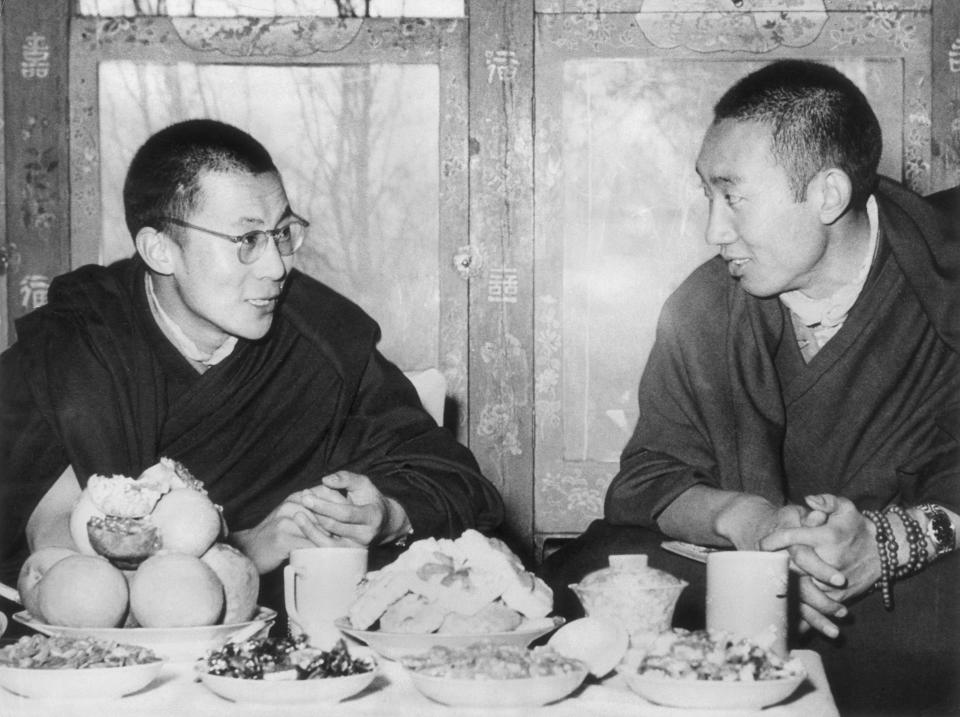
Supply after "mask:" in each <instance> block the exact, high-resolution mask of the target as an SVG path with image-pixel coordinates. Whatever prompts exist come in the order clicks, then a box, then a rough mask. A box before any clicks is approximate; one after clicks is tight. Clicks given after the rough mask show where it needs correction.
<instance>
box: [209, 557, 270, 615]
mask: <svg viewBox="0 0 960 717" xmlns="http://www.w3.org/2000/svg"><path fill="white" fill-rule="evenodd" d="M201 560H203V562H205V563H206V564H207V565H209V566H210V567H211V568H213V571H214V572H215V573H216V574H217V577H218V578H220V582H222V583H223V594H224V599H225V601H226V604H225V607H224V609H223V623H224V624H225V625H231V624H233V623H235V622H246V621H247V620H249V619H250V618H252V617H253V615H254V613H255V612H256V611H257V597H258V595H259V593H260V573H259V572H257V566H256V565H254V564H253V561H252V560H251V559H250V558H248V557H247V556H246V555H244V554H243V553H241V552H240V551H239V550H237V549H236V548H234V547H233V546H232V545H227V544H226V543H214V544H213V545H212V546H210V550H208V551H207V552H205V553H204V554H203V556H202V557H201Z"/></svg>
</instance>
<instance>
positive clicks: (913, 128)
mask: <svg viewBox="0 0 960 717" xmlns="http://www.w3.org/2000/svg"><path fill="white" fill-rule="evenodd" d="M906 114H907V131H906V137H905V143H904V148H903V153H904V168H903V174H904V180H905V182H906V184H907V186H908V187H910V188H911V189H912V190H913V191H915V192H917V193H918V194H926V190H927V188H926V181H927V176H928V174H929V171H930V165H929V163H928V162H927V161H926V159H925V156H926V155H925V152H924V149H925V147H927V146H928V145H929V142H930V125H931V123H930V109H929V107H927V106H926V105H925V104H924V102H923V101H922V100H921V99H919V98H918V97H915V98H913V99H912V100H911V101H910V103H909V111H908V112H907V113H906Z"/></svg>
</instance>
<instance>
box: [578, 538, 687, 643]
mask: <svg viewBox="0 0 960 717" xmlns="http://www.w3.org/2000/svg"><path fill="white" fill-rule="evenodd" d="M609 564H610V567H609V568H604V569H602V570H597V571H595V572H592V573H590V574H589V575H587V576H586V577H584V578H583V580H581V581H580V582H579V583H576V584H573V585H570V586H569V587H570V589H571V590H573V592H574V593H575V594H576V596H577V597H578V598H579V599H580V602H581V603H582V604H583V609H584V610H585V611H586V613H587V615H589V616H590V617H599V618H603V619H605V620H609V621H611V622H613V623H614V624H617V625H620V626H622V627H623V629H625V630H626V631H627V634H628V635H629V636H630V647H631V648H634V649H642V648H643V647H645V646H646V645H647V644H649V642H650V641H651V640H652V639H653V638H655V637H656V636H657V635H659V634H660V633H661V632H663V631H664V630H668V629H670V625H671V622H672V621H673V611H674V609H675V608H676V606H677V600H678V599H679V597H680V593H681V592H683V589H684V588H685V587H686V586H687V585H688V583H687V582H686V581H685V580H681V579H680V578H677V577H674V576H673V575H671V574H670V573H667V572H664V571H662V570H657V569H655V568H651V567H648V565H647V556H646V555H611V556H610V557H609Z"/></svg>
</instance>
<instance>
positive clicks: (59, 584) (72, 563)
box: [39, 555, 128, 627]
mask: <svg viewBox="0 0 960 717" xmlns="http://www.w3.org/2000/svg"><path fill="white" fill-rule="evenodd" d="M39 593H40V595H39V597H40V612H41V614H42V615H43V617H44V619H45V620H46V621H47V622H48V623H50V624H51V625H66V626H69V627H117V626H119V625H121V624H122V623H123V619H124V617H125V616H126V614H127V605H128V603H127V599H128V592H127V581H126V579H125V578H124V577H123V573H122V572H120V570H118V569H117V568H115V567H114V566H113V565H111V564H110V561H109V560H107V559H106V558H101V557H98V556H94V555H69V556H67V557H65V558H63V559H62V560H59V561H57V562H56V563H54V564H53V565H52V566H51V567H50V569H49V570H47V572H46V574H44V576H43V577H42V578H41V579H40V584H39Z"/></svg>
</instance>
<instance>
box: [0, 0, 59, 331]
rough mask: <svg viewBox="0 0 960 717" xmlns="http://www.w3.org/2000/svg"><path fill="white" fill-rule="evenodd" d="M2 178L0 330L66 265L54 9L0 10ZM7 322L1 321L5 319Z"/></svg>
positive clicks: (49, 4)
mask: <svg viewBox="0 0 960 717" xmlns="http://www.w3.org/2000/svg"><path fill="white" fill-rule="evenodd" d="M3 15H4V17H3V21H2V23H0V30H2V33H3V52H4V58H3V67H4V73H3V90H4V95H5V99H4V108H3V112H4V123H3V128H4V139H5V143H4V144H5V147H4V157H5V159H4V162H5V167H4V177H5V184H6V187H5V194H6V203H5V220H6V236H5V243H6V251H7V253H8V255H9V257H10V268H9V271H8V273H7V280H6V281H7V292H8V293H7V301H8V309H9V311H8V313H7V314H6V315H5V317H4V319H5V320H4V322H3V330H4V333H5V334H6V337H7V339H9V340H10V341H12V340H14V338H15V333H14V326H13V321H14V320H15V319H16V318H17V317H19V316H22V315H23V314H25V313H27V312H28V311H31V310H32V309H34V308H36V307H37V306H40V305H42V304H44V303H46V299H47V287H48V286H49V284H50V279H52V278H53V277H54V276H56V275H57V274H59V273H61V272H63V271H65V270H66V269H67V268H68V266H69V262H68V257H69V244H68V229H69V227H68V223H67V205H68V201H69V197H68V184H67V162H66V155H65V150H66V144H67V143H66V112H67V95H66V90H67V39H66V32H67V16H66V14H65V13H64V12H63V11H62V7H61V4H60V3H57V2H54V1H53V0H37V2H31V3H23V2H19V3H6V4H5V5H4V7H3ZM7 317H9V320H6V319H7Z"/></svg>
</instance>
